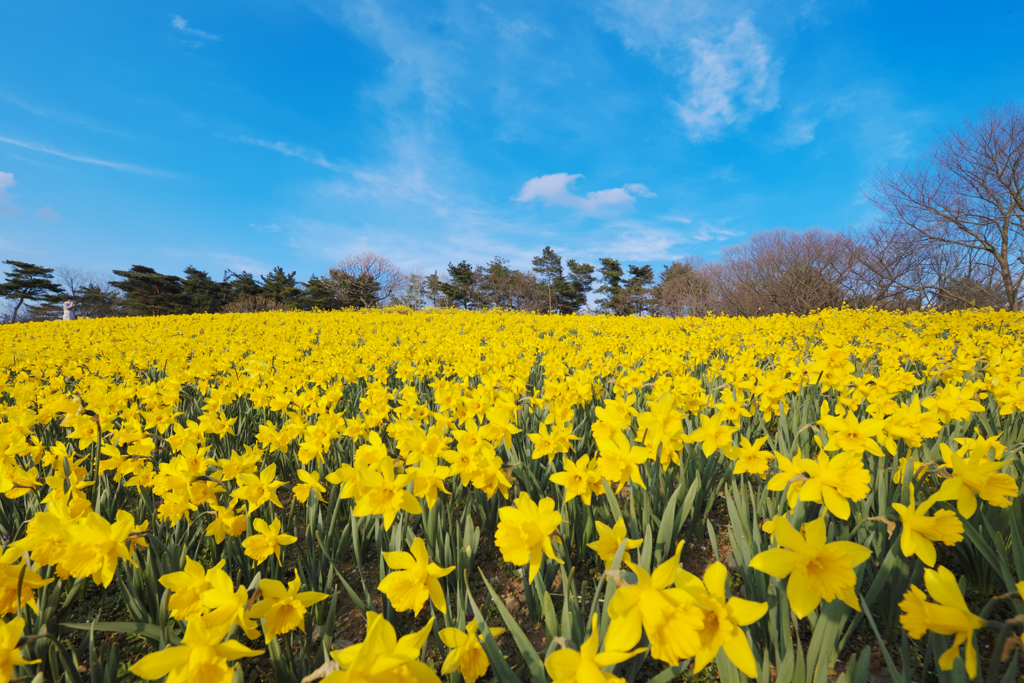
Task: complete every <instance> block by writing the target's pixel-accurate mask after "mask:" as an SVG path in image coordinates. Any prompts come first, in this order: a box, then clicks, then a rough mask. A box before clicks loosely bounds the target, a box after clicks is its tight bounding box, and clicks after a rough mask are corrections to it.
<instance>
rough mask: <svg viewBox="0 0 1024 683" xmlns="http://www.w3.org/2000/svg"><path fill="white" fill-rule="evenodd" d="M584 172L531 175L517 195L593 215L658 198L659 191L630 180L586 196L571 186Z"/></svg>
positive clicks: (522, 198) (522, 200)
mask: <svg viewBox="0 0 1024 683" xmlns="http://www.w3.org/2000/svg"><path fill="white" fill-rule="evenodd" d="M582 177H583V175H582V174H580V173H576V174H572V175H570V174H568V173H552V174H550V175H542V176H540V177H539V178H530V179H529V180H527V181H526V182H525V183H523V188H522V189H521V190H520V191H519V196H517V197H516V198H515V200H516V201H518V202H529V201H533V200H534V199H539V200H541V201H543V202H544V203H545V204H548V205H550V204H556V205H559V206H568V207H569V208H572V209H577V210H579V211H582V212H584V213H586V214H588V215H593V214H595V213H597V212H599V211H601V210H602V209H607V208H612V207H632V206H633V202H635V201H636V199H637V197H654V196H655V194H654V193H653V192H651V191H650V190H648V189H647V187H646V186H644V185H641V184H640V183H627V184H625V185H623V186H622V187H614V188H611V189H609V190H598V191H597V192H588V193H587V195H586V196H585V197H581V196H580V195H576V194H573V193H572V192H570V191H569V186H570V185H572V184H573V183H574V182H576V179H577V178H582Z"/></svg>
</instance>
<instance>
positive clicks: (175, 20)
mask: <svg viewBox="0 0 1024 683" xmlns="http://www.w3.org/2000/svg"><path fill="white" fill-rule="evenodd" d="M171 26H173V27H174V28H176V29H178V30H179V31H181V32H182V33H187V34H188V35H190V36H195V37H196V38H199V40H200V41H203V40H220V36H215V35H214V34H212V33H207V32H206V31H200V30H199V29H197V28H192V27H191V26H189V25H188V22H187V21H186V20H184V19H182V18H181V17H179V16H178V15H177V14H175V15H174V16H173V17H172V18H171ZM198 45H202V42H198ZM198 45H197V47H198Z"/></svg>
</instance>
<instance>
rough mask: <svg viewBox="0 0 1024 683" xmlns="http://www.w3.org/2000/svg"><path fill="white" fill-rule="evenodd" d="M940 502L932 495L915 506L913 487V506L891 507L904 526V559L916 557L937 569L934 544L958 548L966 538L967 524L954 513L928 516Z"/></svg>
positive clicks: (946, 511)
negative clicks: (939, 543)
mask: <svg viewBox="0 0 1024 683" xmlns="http://www.w3.org/2000/svg"><path fill="white" fill-rule="evenodd" d="M938 500H939V499H938V498H937V496H935V495H933V496H929V497H928V499H927V500H925V501H924V502H923V503H922V504H921V506H920V507H915V504H914V487H913V486H911V487H910V505H903V504H901V503H893V504H892V507H893V509H894V510H896V512H897V514H899V516H900V521H901V522H902V523H903V532H902V533H901V534H900V550H901V551H903V555H904V556H905V557H913V556H914V555H917V556H918V557H920V558H921V561H922V562H924V563H925V564H926V565H928V566H929V567H934V566H935V545H934V544H933V542H934V541H941V542H942V543H945V544H946V545H956V544H957V543H959V542H960V541H962V540H963V538H964V525H963V524H962V523H961V522H960V520H959V519H958V518H957V516H956V513H955V512H953V511H952V510H938V511H937V512H936V513H935V514H934V515H932V516H931V517H928V510H929V509H931V506H932V505H934V504H935V503H936V502H937V501H938Z"/></svg>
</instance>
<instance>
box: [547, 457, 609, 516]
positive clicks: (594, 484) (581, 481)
mask: <svg viewBox="0 0 1024 683" xmlns="http://www.w3.org/2000/svg"><path fill="white" fill-rule="evenodd" d="M550 479H551V481H552V482H554V483H555V484H558V485H559V486H564V487H565V502H569V501H570V500H572V499H573V498H577V497H578V498H580V499H581V500H582V501H583V504H584V505H590V501H591V499H592V497H593V496H595V495H598V496H600V495H601V494H602V493H604V485H603V484H602V483H601V475H600V474H599V473H598V471H597V459H596V458H595V459H593V460H591V458H590V456H589V455H585V454H584V455H581V456H580V457H579V459H578V460H577V461H576V462H573V461H572V460H570V459H569V458H562V471H561V472H555V473H554V474H552V475H551V477H550Z"/></svg>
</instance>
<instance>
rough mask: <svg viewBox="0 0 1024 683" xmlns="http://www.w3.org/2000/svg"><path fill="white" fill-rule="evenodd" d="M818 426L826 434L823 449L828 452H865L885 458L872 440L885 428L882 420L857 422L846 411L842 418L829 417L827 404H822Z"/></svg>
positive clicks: (854, 416) (851, 413) (850, 413)
mask: <svg viewBox="0 0 1024 683" xmlns="http://www.w3.org/2000/svg"><path fill="white" fill-rule="evenodd" d="M818 424H820V425H821V426H822V427H824V428H825V432H826V433H827V434H828V443H827V444H826V445H825V448H826V449H828V450H830V451H853V452H854V453H858V454H859V453H864V451H867V452H868V453H871V454H872V455H877V456H878V457H879V458H882V457H885V453H884V452H883V451H882V447H881V446H879V445H878V442H877V441H875V440H874V438H872V437H875V436H878V435H879V434H881V433H882V429H884V428H885V423H884V422H882V420H878V419H875V418H868V419H865V420H857V416H856V415H855V414H854V413H853V411H847V412H846V414H845V415H844V416H843V417H838V416H835V415H829V413H828V404H827V403H822V404H821V417H820V418H819V419H818Z"/></svg>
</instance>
